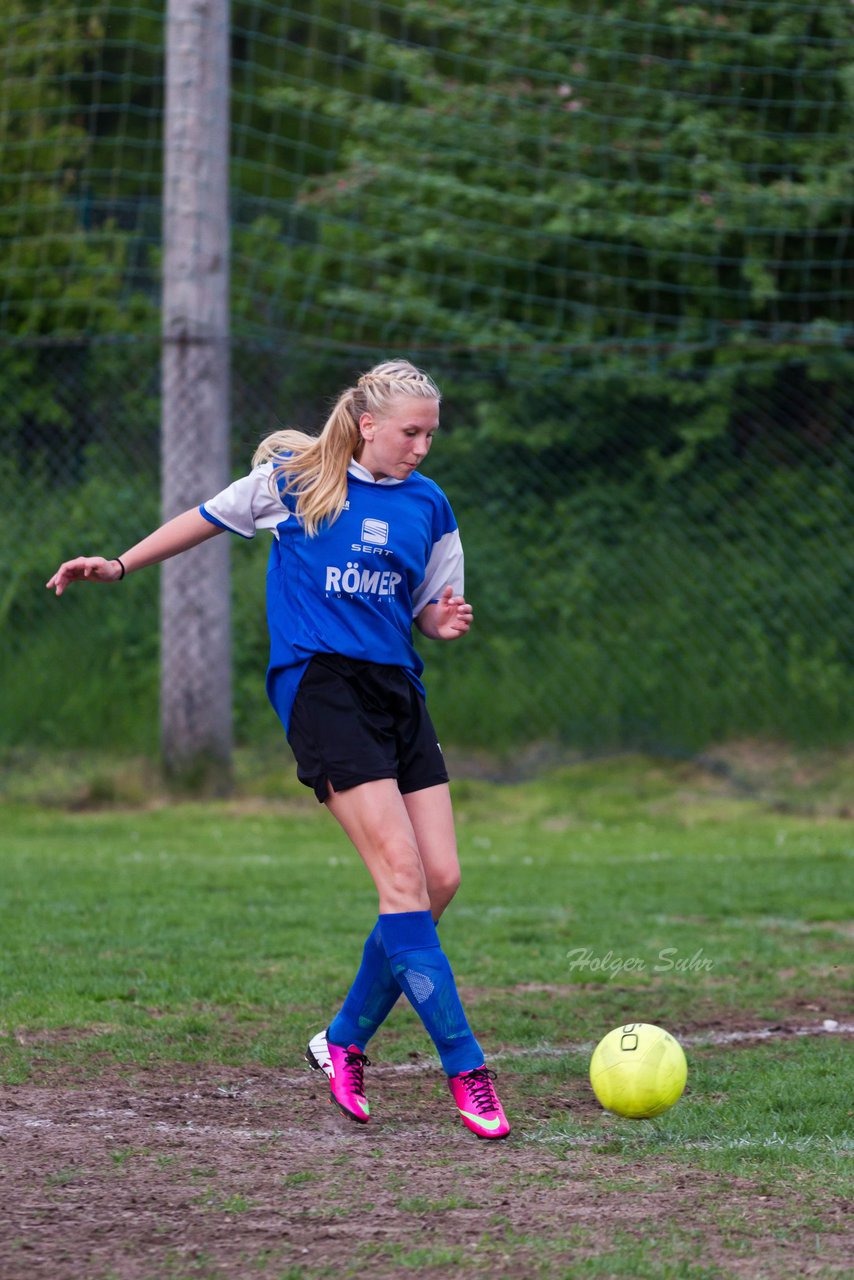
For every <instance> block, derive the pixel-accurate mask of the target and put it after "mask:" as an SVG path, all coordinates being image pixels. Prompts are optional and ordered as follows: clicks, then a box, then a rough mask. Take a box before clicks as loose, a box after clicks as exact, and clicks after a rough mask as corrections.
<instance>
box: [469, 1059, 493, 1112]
mask: <svg viewBox="0 0 854 1280" xmlns="http://www.w3.org/2000/svg"><path fill="white" fill-rule="evenodd" d="M494 1079H495V1072H494V1071H490V1070H489V1068H488V1067H476V1068H475V1069H474V1071H467V1072H466V1074H465V1075H464V1076H463V1083H464V1084H465V1086H466V1089H467V1090H468V1092H469V1095H470V1097H472V1098H473V1099H474V1104H475V1106H476V1107H477V1109H478V1112H479V1113H480V1115H484V1114H485V1113H486V1112H487V1111H497V1110H498V1095H497V1094H496V1092H495V1089H494V1088H493V1084H492V1082H493V1080H494Z"/></svg>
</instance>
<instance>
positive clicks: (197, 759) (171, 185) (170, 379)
mask: <svg viewBox="0 0 854 1280" xmlns="http://www.w3.org/2000/svg"><path fill="white" fill-rule="evenodd" d="M166 49H167V53H166V124H165V172H164V186H163V249H164V253H163V298H162V334H163V346H162V359H161V405H162V408H161V462H162V482H161V496H162V514H163V519H164V520H167V519H169V518H171V517H172V516H174V515H177V514H178V513H179V512H181V511H184V510H186V509H187V508H189V507H193V506H196V505H197V504H198V503H199V502H202V501H203V500H204V499H205V498H208V497H212V496H213V495H214V494H215V493H217V492H218V491H219V490H220V489H222V488H223V487H224V486H225V485H226V484H227V483H228V481H229V456H228V455H229V448H228V446H229V312H228V292H229V218H228V156H229V145H228V142H229V0H169V3H168V8H167V41H166ZM228 566H229V557H228V536H227V535H222V536H221V537H218V538H215V539H214V540H213V541H212V542H209V543H206V544H204V545H203V546H201V547H197V548H194V549H193V550H192V551H188V552H185V553H184V554H183V555H180V556H178V557H177V558H176V559H174V560H168V561H166V563H165V564H164V566H163V569H162V577H161V596H160V615H161V616H160V622H161V683H160V713H161V741H162V749H163V756H164V761H165V764H166V767H167V770H168V771H170V772H171V773H172V774H174V775H176V776H177V777H179V778H181V779H183V780H186V781H191V782H195V783H196V784H197V785H202V786H206V787H208V788H211V787H212V788H213V789H215V790H223V789H225V788H227V786H228V783H229V779H230V768H231V749H232V722H231V620H230V600H229V573H228Z"/></svg>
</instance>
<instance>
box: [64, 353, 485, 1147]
mask: <svg viewBox="0 0 854 1280" xmlns="http://www.w3.org/2000/svg"><path fill="white" fill-rule="evenodd" d="M440 398H441V397H440V394H439V391H438V389H437V388H436V386H435V384H434V383H433V382H432V381H431V380H430V378H428V377H427V375H426V374H424V373H421V372H420V371H419V370H418V369H416V368H415V367H414V366H413V365H411V364H409V362H408V361H405V360H398V361H389V362H387V363H384V364H380V365H377V366H376V368H374V369H372V370H370V372H369V373H366V374H364V375H363V376H362V377H361V378H359V381H358V384H357V385H356V386H355V387H351V388H349V389H348V390H347V391H345V392H344V393H343V395H341V396H340V397H339V399H338V401H337V403H336V405H335V407H334V409H333V410H332V413H331V414H330V416H329V419H328V420H327V422H326V425H325V426H324V428H323V430H322V432H321V433H320V435H319V436H317V437H312V436H306V435H303V434H302V433H301V432H298V431H280V432H276V433H275V434H274V435H272V436H269V437H268V438H267V439H266V440H264V441H263V442H262V444H261V445H260V447H259V448H258V450H257V452H256V454H255V458H254V459H253V470H252V471H251V472H250V474H249V475H248V476H245V477H244V478H243V479H241V480H237V481H235V483H234V484H232V485H230V486H229V487H228V488H227V489H224V490H223V492H222V493H219V494H217V496H216V497H215V498H212V499H211V500H210V501H207V502H204V503H203V504H202V505H201V507H199V508H198V509H196V508H193V509H191V510H189V511H185V512H183V514H181V515H179V516H176V517H175V518H174V519H173V520H169V521H167V522H166V524H164V525H162V526H161V527H160V528H159V529H157V530H156V531H155V532H154V533H152V534H150V535H149V536H148V537H147V538H144V539H143V540H142V541H141V542H139V543H137V544H136V546H134V547H131V548H130V550H128V551H126V552H125V553H124V554H123V555H122V556H120V557H116V559H114V560H105V559H103V558H102V557H100V556H78V557H77V558H76V559H74V560H67V561H66V562H65V563H64V564H62V565H60V567H59V569H58V570H57V571H56V573H55V574H54V575H53V577H52V578H51V579H50V581H49V582H48V583H47V586H48V587H49V588H50V587H52V588H54V590H55V591H56V594H57V595H58V596H60V595H62V593H63V591H64V590H65V588H66V587H67V586H68V585H69V584H70V583H71V582H75V581H81V580H83V581H90V582H116V581H118V580H120V579H121V578H123V577H124V576H125V574H126V573H133V572H135V571H136V570H138V569H143V568H146V567H147V566H148V565H152V564H158V563H160V562H161V561H162V560H166V559H168V558H169V557H170V556H174V555H178V554H179V553H180V552H182V551H186V550H187V549H188V548H190V547H194V546H197V545H198V544H199V543H201V542H204V541H206V540H207V539H208V538H212V537H216V536H217V535H218V534H220V533H222V532H223V531H224V530H227V531H229V532H232V533H237V534H240V535H241V536H243V537H245V538H251V537H254V535H255V532H256V530H257V529H269V530H270V531H271V533H272V534H273V546H272V549H271V553H270V564H269V569H268V573H267V621H268V625H269V630H270V664H269V669H268V672H267V690H268V693H269V696H270V700H271V702H272V703H273V706H274V707H275V709H276V711H277V713H278V715H279V717H280V719H281V721H282V724H283V726H284V729H285V732H286V734H287V737H288V742H289V743H290V745H291V748H292V750H293V752H294V756H295V757H296V761H297V771H298V776H299V778H300V780H301V781H302V782H304V783H305V784H306V785H307V786H309V787H312V788H313V790H314V792H315V794H316V796H317V798H318V800H319V801H321V803H323V804H325V805H326V807H327V808H328V809H329V810H330V812H331V813H332V814H333V816H334V817H335V818H336V819H337V820H338V822H339V823H340V824H341V826H342V827H343V829H344V831H345V832H346V834H347V836H348V837H349V838H350V840H351V841H352V843H353V844H354V845H355V847H356V849H357V850H358V852H359V854H360V855H361V857H362V859H363V860H364V862H365V865H366V866H367V868H368V871H369V872H370V874H371V877H372V878H373V881H374V884H375V885H376V889H377V893H378V895H379V917H378V919H377V922H376V924H375V925H374V928H373V929H372V931H371V933H370V934H369V935H368V938H367V940H366V942H365V945H364V950H363V952H362V960H361V964H360V966H359V969H358V971H357V973H356V976H355V979H354V981H353V985H352V987H351V988H350V991H349V993H348V995H347V998H346V999H345V1001H344V1004H343V1006H342V1008H341V1009H340V1010H339V1012H338V1013H337V1014H336V1016H335V1017H334V1018H333V1020H332V1022H331V1023H330V1024H329V1026H328V1027H327V1028H326V1030H325V1031H321V1032H319V1033H318V1034H317V1035H316V1036H314V1038H313V1039H312V1040H311V1041H310V1043H309V1046H308V1049H307V1051H306V1058H307V1060H308V1062H309V1064H310V1065H311V1066H312V1067H314V1068H316V1069H318V1070H321V1071H323V1072H324V1073H325V1075H326V1076H327V1077H328V1079H329V1086H330V1090H331V1096H332V1099H333V1100H334V1101H335V1102H336V1103H337V1104H338V1106H339V1107H340V1108H341V1110H342V1111H343V1112H344V1114H345V1115H347V1116H349V1117H350V1118H351V1119H353V1120H356V1121H358V1122H359V1123H365V1122H367V1120H368V1119H369V1116H370V1108H369V1105H368V1101H367V1099H366V1097H365V1089H364V1068H365V1066H366V1065H369V1063H368V1059H367V1057H366V1056H365V1048H366V1046H367V1043H368V1041H369V1040H370V1038H371V1036H372V1035H373V1034H374V1032H375V1031H376V1030H377V1028H378V1027H379V1026H380V1025H381V1023H382V1022H383V1021H384V1020H385V1018H386V1017H387V1016H388V1014H389V1013H390V1012H391V1009H392V1007H393V1006H394V1004H395V1002H396V1001H397V999H398V996H399V995H400V993H401V991H402V992H403V993H404V994H405V995H406V997H407V999H408V1000H409V1001H410V1002H411V1004H412V1005H413V1007H414V1009H415V1011H416V1013H417V1014H418V1016H419V1017H420V1018H421V1021H422V1022H423V1023H424V1026H425V1027H426V1029H427V1031H428V1033H429V1035H430V1037H431V1039H432V1041H433V1043H434V1045H435V1046H436V1050H437V1052H438V1054H439V1057H440V1059H441V1061H442V1066H443V1068H444V1070H445V1072H446V1073H447V1076H448V1084H449V1087H450V1090H451V1094H452V1095H453V1098H454V1102H455V1103H456V1105H457V1108H458V1109H459V1112H460V1115H461V1117H462V1120H463V1123H464V1124H465V1125H466V1127H467V1128H469V1129H470V1130H471V1131H472V1132H473V1133H475V1134H477V1136H478V1137H481V1138H503V1137H505V1136H506V1135H507V1134H508V1133H509V1131H510V1126H509V1124H508V1122H507V1118H506V1116H505V1115H504V1111H503V1109H502V1107H501V1103H500V1102H499V1100H498V1095H497V1093H496V1091H495V1085H494V1079H495V1077H494V1074H493V1073H492V1072H491V1071H489V1070H488V1069H487V1067H486V1066H485V1064H484V1058H483V1052H482V1050H481V1048H480V1046H479V1044H478V1042H477V1040H476V1039H475V1037H474V1036H473V1034H472V1032H471V1029H470V1027H469V1025H468V1022H467V1021H466V1017H465V1014H464V1012H463V1008H462V1005H461V1004H460V999H459V996H458V994H457V988H456V984H455V982H454V976H453V973H452V972H451V966H450V964H449V963H448V960H447V957H446V956H445V953H444V951H443V950H442V947H441V944H440V942H439V938H438V934H437V931H436V921H437V920H438V919H439V917H440V916H441V914H442V912H443V911H444V910H445V908H446V907H447V905H448V903H449V902H450V901H451V899H452V898H453V896H454V894H455V893H456V891H457V888H458V887H459V882H460V871H459V862H458V858H457V847H456V837H455V833H454V819H453V813H452V810H451V798H450V791H449V787H448V774H447V772H446V770H445V764H444V760H443V758H442V752H441V750H440V747H439V744H438V742H437V741H436V733H435V730H434V728H433V725H432V723H431V721H430V717H429V715H428V713H427V708H426V705H425V699H424V688H423V686H422V684H421V680H420V675H421V671H422V669H423V663H422V662H421V659H420V658H419V656H418V654H417V653H416V651H415V648H414V647H413V644H412V634H411V632H412V623H413V622H414V623H415V625H416V626H417V627H418V629H419V630H420V631H421V632H422V633H423V634H424V635H425V636H429V637H431V638H432V639H436V640H456V639H459V637H460V636H463V635H465V634H466V632H467V631H468V630H469V628H470V626H471V623H472V608H471V605H469V604H467V603H466V601H465V599H464V597H463V553H462V547H461V545H460V538H459V533H458V531H457V525H456V521H455V519H454V515H453V512H452V511H451V508H450V506H449V504H448V500H447V498H446V497H445V495H444V494H443V493H442V491H441V490H440V489H439V488H438V487H437V485H435V484H434V483H433V482H432V481H431V480H428V479H426V478H425V477H423V476H421V475H419V474H418V472H417V468H418V466H419V464H420V463H421V462H423V460H424V458H425V457H426V455H427V452H428V450H429V449H430V445H431V443H432V440H433V436H434V434H435V432H436V430H437V428H438V425H439V401H440Z"/></svg>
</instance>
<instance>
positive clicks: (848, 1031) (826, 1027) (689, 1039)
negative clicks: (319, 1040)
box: [371, 1019, 854, 1077]
mask: <svg viewBox="0 0 854 1280" xmlns="http://www.w3.org/2000/svg"><path fill="white" fill-rule="evenodd" d="M840 1035H854V1022H836V1021H835V1020H833V1019H827V1021H826V1023H823V1024H822V1025H821V1026H809V1027H756V1028H752V1029H750V1030H747V1031H695V1032H689V1033H688V1034H687V1035H684V1036H680V1035H677V1037H676V1038H677V1039H678V1041H679V1043H680V1044H681V1045H682V1046H683V1047H684V1048H697V1047H702V1046H703V1045H717V1044H739V1043H741V1042H742V1041H748V1040H787V1039H789V1038H790V1037H792V1036H840ZM595 1048H596V1041H595V1040H589V1041H588V1040H582V1041H578V1042H577V1043H576V1044H567V1045H550V1044H541V1045H535V1046H534V1047H532V1048H525V1049H501V1050H499V1052H498V1053H492V1054H490V1055H489V1061H490V1063H492V1062H510V1061H512V1060H513V1059H514V1058H564V1057H567V1056H568V1055H569V1054H576V1053H580V1054H590V1053H592V1052H593V1050H594V1049H595ZM438 1065H439V1059H438V1058H434V1057H426V1056H425V1057H424V1058H420V1059H419V1060H418V1062H401V1063H396V1064H395V1065H394V1066H386V1067H372V1068H371V1075H375V1076H378V1077H382V1076H383V1075H390V1076H391V1075H405V1074H407V1073H417V1072H423V1071H434V1070H435V1069H436V1067H437V1066H438Z"/></svg>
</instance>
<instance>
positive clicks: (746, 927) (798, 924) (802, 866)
mask: <svg viewBox="0 0 854 1280" xmlns="http://www.w3.org/2000/svg"><path fill="white" fill-rule="evenodd" d="M99 768H100V772H98V771H97V770H96V771H95V772H96V774H97V776H95V775H93V774H92V773H91V772H90V774H89V775H88V780H87V782H86V785H85V786H82V785H81V784H80V783H79V779H78V780H77V781H69V778H68V776H67V774H63V773H62V772H58V773H57V775H56V777H53V776H51V774H50V771H49V769H48V768H47V765H45V768H44V769H42V770H40V771H39V773H38V775H37V776H36V775H35V774H32V775H30V777H29V779H27V778H26V776H25V774H24V772H22V771H21V770H19V771H18V773H17V775H16V777H17V781H16V783H15V785H14V786H9V785H7V786H6V788H5V801H4V803H3V805H2V809H0V812H2V836H0V867H2V877H1V878H0V885H2V890H0V893H2V896H1V897H0V928H1V929H2V938H3V976H2V982H3V999H2V1011H3V1012H2V1028H0V1031H1V1032H2V1040H0V1080H2V1083H3V1087H2V1090H0V1099H2V1102H0V1152H2V1155H3V1161H2V1171H0V1196H2V1200H0V1203H2V1204H3V1208H4V1210H5V1214H4V1215H3V1216H5V1217H6V1218H7V1223H6V1225H5V1226H4V1227H3V1228H2V1229H0V1231H2V1236H3V1238H4V1239H3V1242H4V1249H3V1254H2V1261H0V1275H2V1278H3V1280H19V1278H20V1280H24V1277H27V1280H39V1278H40V1277H45V1278H46V1277H50V1280H66V1277H67V1278H68V1280H72V1278H73V1280H185V1278H186V1280H190V1278H191V1277H192V1278H197V1280H201V1278H205V1280H231V1278H232V1277H243V1276H247V1277H248V1276H257V1277H260V1278H261V1280H285V1278H286V1277H287V1278H293V1277H305V1278H306V1280H315V1278H319V1277H325V1276H330V1277H332V1276H341V1275H354V1276H355V1275H358V1274H361V1273H362V1272H363V1271H365V1270H368V1271H370V1273H371V1274H372V1275H373V1276H379V1277H386V1276H388V1277H392V1276H424V1277H433V1276H437V1277H438V1276H440V1275H441V1276H445V1277H457V1276H460V1277H462V1276H463V1275H466V1276H469V1275H479V1276H487V1277H489V1276H532V1277H544V1278H552V1277H554V1278H557V1277H571V1276H585V1277H588V1276H589V1277H601V1278H604V1277H611V1276H640V1277H690V1278H692V1280H693V1278H694V1277H726V1276H762V1277H766V1276H767V1277H769V1278H771V1277H787V1276H796V1275H798V1276H799V1275H809V1276H837V1275H843V1274H850V1259H851V1247H852V1243H854V1240H852V1235H851V1230H850V1218H848V1219H846V1216H845V1209H846V1196H849V1197H850V1191H851V1181H850V1155H851V1136H850V1129H851V1125H850V1121H851V1114H852V1098H854V1088H852V1085H854V1068H852V1056H851V1047H852V1046H851V1037H852V1033H854V1016H852V1008H851V976H852V975H851V940H852V928H851V918H850V917H851V901H852V869H854V863H852V858H854V821H852V820H851V817H850V816H839V815H840V813H845V812H846V809H845V805H844V804H841V803H840V802H839V799H838V797H839V795H840V794H842V792H844V791H845V788H846V782H845V781H843V782H842V783H840V782H839V776H838V775H834V777H833V778H832V780H831V783H830V784H828V785H827V786H826V787H825V788H824V790H822V789H821V787H820V786H813V788H812V790H810V788H809V786H808V785H807V784H806V783H804V782H803V779H802V780H801V782H802V783H803V785H801V786H800V787H799V788H792V787H789V788H788V789H787V790H786V792H785V795H784V796H781V794H778V792H774V794H773V795H772V794H771V793H770V792H767V791H765V792H763V790H762V789H761V788H753V789H752V792H751V793H750V794H749V793H748V789H747V788H745V787H744V786H741V785H733V781H732V774H731V772H730V773H729V774H728V775H727V776H724V773H723V772H722V771H720V770H716V771H710V770H704V769H701V768H699V767H697V766H695V765H691V764H687V763H683V764H673V763H663V762H658V761H653V760H648V759H641V758H630V759H626V758H617V759H613V760H610V761H602V762H598V763H588V764H578V765H575V766H572V767H567V768H565V769H562V770H559V771H556V772H553V773H551V774H549V775H548V776H546V777H542V778H540V779H538V780H536V781H531V782H527V783H524V784H519V785H512V786H511V785H496V784H494V783H489V782H485V781H474V780H469V781H462V782H459V783H457V784H456V785H455V800H456V807H457V814H458V821H459V837H460V848H461V854H462V859H463V867H464V877H463V887H462V889H461V891H460V893H459V895H458V897H457V899H456V901H455V902H454V904H453V905H452V907H451V908H450V910H449V912H448V914H447V916H446V917H445V920H444V921H443V924H442V937H443V942H444V945H445V947H446V949H447V951H448V953H449V955H450V957H451V960H452V963H453V965H454V968H455V971H456V973H457V977H458V980H459V983H460V987H461V990H462V994H463V998H464V1002H465V1004H466V1007H467V1010H468V1013H469V1017H470V1020H471V1021H472V1023H473V1025H474V1028H475V1030H476V1032H477V1034H478V1036H479V1038H480V1039H481V1041H482V1042H483V1043H484V1045H485V1047H486V1048H487V1051H488V1053H489V1055H490V1060H491V1062H492V1065H494V1066H495V1068H496V1069H497V1070H498V1071H499V1072H500V1084H501V1090H502V1097H503V1098H504V1099H505V1104H506V1106H507V1109H508V1113H509V1114H510V1118H511V1121H512V1122H513V1133H512V1135H511V1137H510V1139H509V1140H508V1141H507V1142H505V1143H503V1144H495V1145H494V1146H489V1145H488V1144H481V1143H478V1142H477V1140H476V1139H474V1138H473V1137H471V1135H469V1134H468V1133H467V1132H466V1131H465V1130H464V1129H463V1128H462V1127H461V1126H460V1125H459V1123H458V1121H456V1120H455V1118H454V1116H453V1114H452V1110H451V1105H450V1099H449V1097H448V1095H447V1091H446V1089H445V1087H444V1084H443V1079H442V1077H441V1075H440V1073H439V1070H438V1066H437V1063H436V1062H435V1061H434V1059H433V1058H432V1056H431V1053H430V1050H431V1046H430V1044H429V1041H427V1040H426V1037H425V1034H424V1032H423V1030H422V1029H421V1026H420V1023H419V1022H418V1021H417V1019H416V1018H415V1016H414V1014H413V1013H412V1012H411V1011H410V1010H409V1009H408V1008H407V1007H405V1006H403V1005H402V1004H401V1005H399V1006H398V1007H397V1008H396V1009H395V1011H394V1013H393V1014H392V1017H391V1018H390V1020H389V1022H388V1024H387V1025H386V1026H385V1027H384V1028H383V1029H382V1031H381V1032H380V1034H379V1035H378V1036H377V1038H376V1039H375V1041H374V1042H373V1043H372V1046H371V1050H370V1052H371V1055H372V1058H373V1060H374V1063H375V1065H374V1067H373V1068H372V1069H371V1070H370V1071H369V1072H368V1087H369V1094H370V1097H371V1102H372V1110H373V1119H372V1122H371V1124H370V1125H368V1126H366V1127H365V1128H364V1129H362V1128H359V1127H357V1126H355V1125H352V1124H348V1122H347V1121H345V1120H344V1119H343V1118H342V1117H339V1116H338V1115H337V1113H336V1112H335V1111H334V1110H333V1109H332V1108H331V1107H330V1106H329V1105H328V1103H327V1102H326V1100H325V1097H324V1093H325V1091H324V1089H323V1088H321V1087H320V1086H319V1084H318V1081H317V1079H316V1077H315V1076H314V1075H313V1074H311V1073H308V1072H307V1071H306V1070H305V1069H304V1067H303V1065H302V1053H303V1050H304V1046H305V1042H306V1040H307V1038H308V1036H309V1034H311V1033H312V1032H314V1031H315V1030H317V1029H318V1028H319V1027H321V1026H322V1025H324V1024H325V1022H326V1021H328V1018H329V1016H330V1013H331V1012H332V1011H333V1010H334V1009H335V1007H336V1005H337V1003H338V1002H339V1001H340V999H341V998H342V996H343V994H344V991H345V989H346V985H347V980H348V978H349V976H350V975H351V972H352V970H353V967H354V964H355V962H356V957H357V954H358V952H359V950H360V946H361V941H362V939H363V937H364V934H365V933H366V932H367V930H368V929H369V927H370V925H371V922H372V919H373V918H374V913H375V905H374V898H373V892H372V889H371V887H370V884H369V882H368V879H367V876H366V874H365V872H364V871H363V870H362V868H361V866H360V865H359V864H358V862H357V860H356V858H355V855H352V854H351V852H350V850H349V846H348V845H347V843H346V841H345V840H344V838H343V836H341V835H340V834H339V832H338V831H337V829H336V828H335V826H334V824H333V823H332V822H331V820H330V819H329V818H328V815H326V814H325V813H324V812H323V811H322V810H321V809H320V807H319V806H317V805H316V803H315V802H314V800H313V798H312V797H311V796H309V794H308V793H307V792H302V791H301V790H298V789H297V788H296V786H295V785H292V784H291V783H289V782H281V781H280V780H279V779H278V778H277V777H276V776H275V775H274V774H272V773H269V774H268V775H267V776H263V777H261V776H259V777H256V780H255V782H254V784H253V786H252V787H251V788H250V787H249V786H248V784H246V785H244V787H243V794H241V795H240V797H239V798H237V799H235V800H233V801H230V802H222V803H216V804H195V803H184V804H174V803H165V802H163V801H158V802H155V803H148V804H141V803H138V802H137V801H139V800H140V799H141V798H142V796H143V795H144V793H145V787H144V786H143V785H141V784H140V781H139V779H140V777H142V776H143V775H142V773H139V774H138V773H137V771H135V770H134V769H132V768H130V767H128V766H122V767H119V766H114V767H113V769H112V772H111V771H110V769H109V767H107V766H106V765H102V766H99ZM93 778H94V781H93ZM847 778H848V775H846V779H847ZM807 781H808V780H807ZM48 799H50V800H51V801H52V802H53V803H52V804H47V803H45V801H46V800H48ZM37 800H38V801H39V803H36V801H37ZM637 1020H644V1021H649V1022H657V1023H660V1024H662V1025H664V1026H666V1027H667V1028H668V1029H669V1030H671V1031H672V1032H673V1033H674V1034H675V1035H676V1036H677V1037H678V1038H679V1039H680V1040H681V1041H682V1043H683V1045H684V1047H685V1049H686V1052H687V1054H688V1060H689V1081H688V1089H687V1090H686V1093H685V1095H684V1096H683V1098H682V1099H681V1101H680V1102H679V1103H678V1104H677V1105H676V1106H675V1107H674V1108H673V1109H672V1110H671V1111H670V1112H668V1113H666V1114H665V1115H664V1116H662V1117H660V1118H659V1119H657V1120H653V1121H635V1122H632V1121H626V1120H621V1119H619V1118H617V1117H614V1116H611V1115H608V1114H607V1113H605V1112H603V1111H602V1110H601V1108H600V1107H599V1106H598V1104H597V1103H596V1101H595V1099H594V1098H593V1096H592V1093H591V1091H590V1088H589V1085H588V1083H587V1080H586V1072H587V1063H588V1060H589V1056H590V1052H591V1049H592V1047H593V1045H594V1044H595V1042H596V1041H597V1040H598V1038H599V1037H600V1036H601V1035H603V1034H604V1033H605V1032H607V1031H608V1030H610V1029H611V1028H612V1027H614V1026H616V1025H618V1024H620V1023H622V1022H625V1021H637ZM849 1208H850V1206H849Z"/></svg>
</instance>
